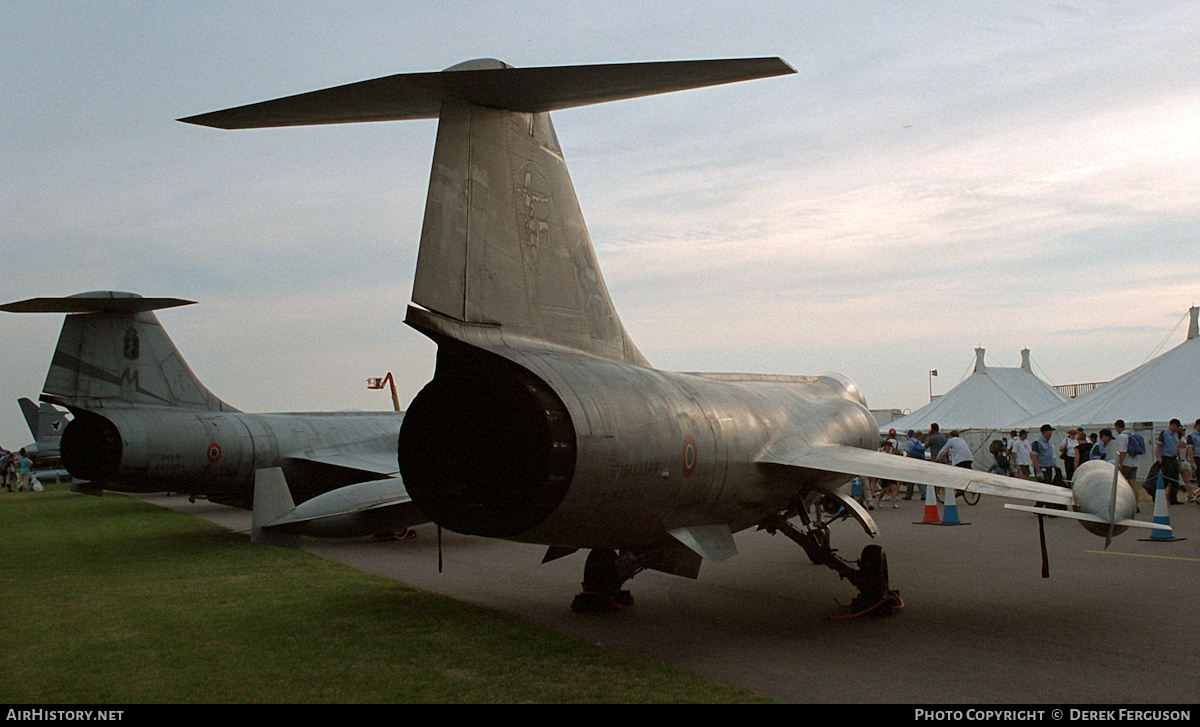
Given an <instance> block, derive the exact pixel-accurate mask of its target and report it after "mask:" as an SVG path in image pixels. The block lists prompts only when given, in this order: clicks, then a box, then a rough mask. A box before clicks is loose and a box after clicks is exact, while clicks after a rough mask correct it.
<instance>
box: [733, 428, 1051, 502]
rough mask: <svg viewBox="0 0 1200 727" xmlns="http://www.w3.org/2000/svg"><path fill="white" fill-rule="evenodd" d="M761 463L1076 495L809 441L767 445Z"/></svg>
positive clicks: (1023, 493) (1032, 496)
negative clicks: (811, 443)
mask: <svg viewBox="0 0 1200 727" xmlns="http://www.w3.org/2000/svg"><path fill="white" fill-rule="evenodd" d="M757 461H758V462H759V463H760V464H765V465H770V466H781V467H798V468H801V469H806V470H819V471H823V472H838V473H842V474H847V475H859V476H862V477H878V478H880V479H885V480H899V481H900V482H915V483H917V484H921V485H926V486H933V487H948V488H950V489H952V490H965V491H967V492H978V493H980V494H983V495H999V496H1000V497H1011V498H1016V499H1021V500H1034V501H1036V502H1048V503H1054V504H1057V505H1067V506H1072V505H1074V504H1075V497H1074V495H1073V493H1072V492H1071V490H1070V489H1067V488H1065V487H1056V486H1054V485H1047V484H1044V483H1041V482H1035V481H1033V480H1020V479H1017V478H1015V477H1004V476H1002V475H996V474H992V473H990V472H978V471H975V470H969V469H966V468H965V467H951V466H950V465H947V464H938V463H936V462H928V461H925V460H917V459H912V458H910V457H900V456H897V455H894V454H887V453H885V452H876V451H873V450H869V449H859V448H857V447H846V446H841V445H817V446H813V445H807V444H803V443H794V442H793V443H788V442H783V443H780V444H777V445H772V446H771V447H768V448H767V450H766V451H765V452H764V453H763V455H761V456H760V457H759V458H758V460H757Z"/></svg>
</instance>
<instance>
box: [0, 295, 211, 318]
mask: <svg viewBox="0 0 1200 727" xmlns="http://www.w3.org/2000/svg"><path fill="white" fill-rule="evenodd" d="M195 302H196V301H194V300H183V299H181V298H143V297H142V296H140V295H137V294H136V293H122V292H117V291H111V290H102V291H94V292H91V293H79V294H78V295H70V296H67V297H65V298H29V299H28V300H19V301H17V302H15V303H6V304H4V305H0V311H5V312H7V313H122V314H126V315H131V314H134V313H145V312H147V311H152V310H160V309H162V308H175V307H176V306H181V305H191V304H193V303H195Z"/></svg>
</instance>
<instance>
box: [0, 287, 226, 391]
mask: <svg viewBox="0 0 1200 727" xmlns="http://www.w3.org/2000/svg"><path fill="white" fill-rule="evenodd" d="M192 302H193V301H188V300H180V299H178V298H143V297H141V296H140V295H137V294H135V293H122V292H114V291H97V292H91V293H80V294H78V295H72V296H69V297H66V298H31V299H29V300H23V301H18V302H16V303H9V304H7V305H3V306H0V311H7V312H10V313H66V314H68V315H67V316H66V320H64V321H63V327H62V332H61V333H60V334H59V337H58V345H57V346H56V347H55V351H54V358H53V359H52V360H51V362H50V371H49V373H48V374H47V375H46V383H45V386H43V389H42V399H43V400H44V401H49V402H53V403H56V404H61V405H63V406H68V407H70V406H81V407H86V408H89V409H95V408H102V407H105V406H109V407H120V406H132V405H148V406H174V407H184V408H189V409H204V410H210V411H236V410H235V409H233V408H231V407H230V406H229V405H227V404H225V403H224V402H222V401H221V400H220V399H218V398H217V397H216V396H215V395H213V393H212V392H210V391H209V390H208V389H207V388H205V386H204V385H203V384H202V383H200V381H199V379H197V378H196V375H195V374H194V373H192V370H191V369H190V368H189V367H188V365H187V362H185V361H184V360H183V356H182V355H181V354H180V353H179V350H178V349H177V348H175V344H174V343H173V342H172V341H171V338H170V336H168V335H167V333H166V331H164V330H163V327H162V324H160V323H159V322H158V318H157V317H156V316H155V315H154V313H152V312H151V311H154V310H157V309H160V308H171V307H175V306H180V305H188V304H190V303H192Z"/></svg>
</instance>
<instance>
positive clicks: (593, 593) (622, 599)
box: [571, 549, 642, 613]
mask: <svg viewBox="0 0 1200 727" xmlns="http://www.w3.org/2000/svg"><path fill="white" fill-rule="evenodd" d="M641 570H642V569H641V568H639V567H638V566H637V565H636V564H635V563H634V558H633V556H632V555H630V554H629V553H621V554H619V555H618V554H617V551H615V550H608V549H597V550H593V551H591V552H590V553H588V557H587V562H585V563H584V564H583V591H582V592H581V593H580V594H579V595H578V596H575V600H573V601H571V610H572V611H576V612H581V613H607V612H609V611H616V610H617V609H620V608H623V607H625V606H632V605H633V594H631V593H630V592H629V591H626V590H622V589H621V586H623V585H625V581H627V580H629V579H630V578H633V577H634V576H635V575H637V574H638V572H639V571H641Z"/></svg>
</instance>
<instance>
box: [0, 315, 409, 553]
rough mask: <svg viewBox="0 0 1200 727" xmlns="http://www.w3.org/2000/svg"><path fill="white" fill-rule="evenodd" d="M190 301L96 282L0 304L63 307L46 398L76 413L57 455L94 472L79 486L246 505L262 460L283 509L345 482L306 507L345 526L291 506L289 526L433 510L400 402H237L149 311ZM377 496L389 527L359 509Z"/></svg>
mask: <svg viewBox="0 0 1200 727" xmlns="http://www.w3.org/2000/svg"><path fill="white" fill-rule="evenodd" d="M189 303H191V301H186V300H179V299H177V298H143V297H141V296H140V295H137V294H134V293H122V292H114V291H98V292H91V293H80V294H78V295H73V296H69V297H65V298H32V299H29V300H24V301H19V302H16V303H9V304H7V305H3V306H0V310H3V311H8V312H13V313H66V314H67V316H66V319H65V320H64V322H63V327H62V332H61V333H60V334H59V339H58V345H57V347H56V348H55V351H54V358H53V360H52V361H51V364H50V371H49V373H48V374H47V376H46V383H45V386H44V387H43V393H42V396H41V398H42V400H43V401H45V402H50V403H54V404H58V405H61V406H65V407H66V408H67V409H68V410H69V411H70V412H71V414H72V415H73V417H74V418H73V419H72V420H71V421H70V422H69V423H68V424H67V426H66V428H65V429H64V431H63V433H62V438H61V455H62V461H63V465H64V466H65V467H66V469H67V470H68V471H69V472H70V473H71V475H72V476H73V477H74V478H76V479H77V480H79V479H82V480H87V481H88V484H87V485H86V486H84V488H83V489H85V490H86V491H91V492H93V493H99V492H101V491H103V490H104V489H111V490H117V491H122V492H163V491H170V492H182V493H188V494H190V495H192V496H201V497H206V498H208V499H209V500H211V501H213V502H219V503H222V504H226V505H233V506H235V507H242V508H249V507H251V505H252V504H253V503H254V482H255V477H256V470H267V469H269V470H272V471H273V472H274V475H273V477H274V479H273V481H274V482H276V483H278V482H282V481H283V478H285V477H286V483H287V484H286V485H285V486H284V487H283V490H284V492H283V494H281V495H278V496H277V498H276V501H282V502H286V503H287V504H288V507H287V508H285V509H284V510H280V509H279V508H278V507H276V510H275V512H276V514H277V515H282V514H283V513H284V512H285V511H286V510H288V509H290V508H291V503H292V502H293V500H294V501H299V502H304V501H310V502H315V503H316V504H317V505H320V504H321V503H323V502H331V501H330V500H329V499H328V498H327V499H326V500H320V498H319V496H321V495H322V494H324V493H329V492H331V491H334V490H338V491H339V493H340V494H339V496H338V498H337V499H336V501H335V502H331V506H330V507H332V508H333V509H330V508H326V509H325V510H324V511H320V512H318V511H316V509H314V508H313V507H312V506H311V505H310V506H309V508H308V512H309V514H310V515H315V516H317V517H321V518H324V519H326V520H327V519H328V518H330V517H332V516H335V515H342V516H343V517H342V518H341V519H340V520H339V521H338V522H339V523H340V524H341V526H342V527H341V528H340V529H339V528H330V527H325V528H322V529H320V530H318V531H317V532H310V530H306V529H305V528H304V526H303V525H302V524H298V523H297V522H296V521H297V520H299V519H298V518H296V517H292V518H290V520H289V529H290V532H294V533H300V534H316V535H325V536H334V537H345V536H354V535H369V534H372V533H373V532H380V530H384V529H394V528H403V527H407V526H408V525H412V524H416V523H420V522H426V521H427V519H426V518H425V517H424V516H423V515H421V514H420V512H419V510H417V508H416V507H415V506H414V505H413V504H412V503H411V500H410V498H409V496H408V493H407V492H406V491H405V490H404V484H403V482H402V480H401V479H400V477H399V471H398V467H397V464H396V454H395V452H396V438H397V436H398V434H399V431H400V424H401V422H403V420H404V413H403V412H394V411H388V412H333V413H324V412H317V413H295V414H246V413H243V412H240V411H238V410H237V409H235V408H233V407H231V406H230V405H228V404H226V403H225V402H223V401H221V400H220V399H218V398H217V397H216V396H215V395H214V394H213V393H212V392H210V391H209V390H208V389H207V388H205V386H204V385H203V384H202V383H200V381H199V379H197V378H196V375H195V374H194V373H192V370H191V369H190V368H189V367H188V365H187V363H186V362H185V361H184V360H183V356H182V355H180V353H179V351H178V349H176V347H175V344H174V343H173V342H172V341H171V338H170V337H169V336H168V335H167V333H166V331H164V330H163V327H162V324H160V323H159V321H158V318H157V317H156V316H155V315H154V313H153V311H155V310H158V309H162V308H171V307H175V306H181V305H187V304H189ZM366 483H370V484H371V487H363V486H362V485H363V484H366ZM289 487H290V491H289ZM381 498H382V499H385V500H386V501H387V503H388V504H389V505H391V506H393V507H392V509H391V510H390V513H391V515H392V516H393V521H392V522H391V524H390V528H389V527H386V526H385V525H383V524H381V523H380V522H379V521H378V520H379V519H378V517H374V518H372V520H371V521H370V522H369V523H364V522H356V521H355V518H354V516H353V514H354V512H356V511H357V510H359V509H362V508H364V507H367V506H373V505H377V504H378V503H379V502H380V501H381ZM263 524H264V525H266V526H268V527H269V526H270V523H269V522H266V523H263Z"/></svg>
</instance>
